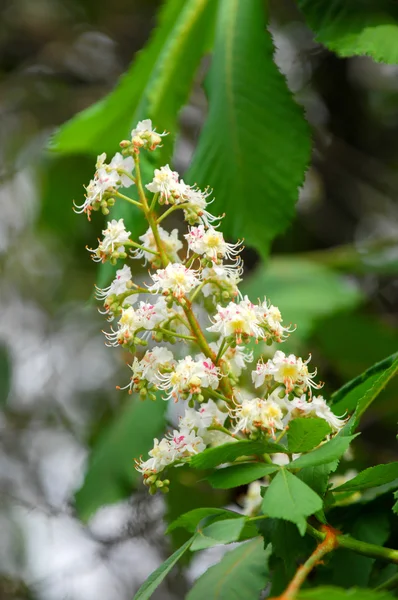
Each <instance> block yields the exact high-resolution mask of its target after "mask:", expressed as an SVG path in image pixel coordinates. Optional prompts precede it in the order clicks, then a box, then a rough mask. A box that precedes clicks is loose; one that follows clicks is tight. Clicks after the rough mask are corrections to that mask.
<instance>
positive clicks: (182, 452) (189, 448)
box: [169, 429, 206, 460]
mask: <svg viewBox="0 0 398 600" xmlns="http://www.w3.org/2000/svg"><path fill="white" fill-rule="evenodd" d="M169 443H170V447H171V452H172V454H173V455H174V460H181V459H184V458H185V459H186V458H190V457H191V456H193V455H195V454H198V453H199V452H202V451H203V450H204V449H205V448H206V445H205V444H204V442H203V440H202V438H201V437H200V436H199V435H196V433H195V432H194V431H188V430H186V429H185V430H180V431H173V433H172V434H171V435H170V436H169Z"/></svg>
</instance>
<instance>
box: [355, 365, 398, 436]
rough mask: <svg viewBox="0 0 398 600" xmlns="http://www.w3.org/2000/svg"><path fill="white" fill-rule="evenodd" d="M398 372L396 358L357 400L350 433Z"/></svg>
mask: <svg viewBox="0 0 398 600" xmlns="http://www.w3.org/2000/svg"><path fill="white" fill-rule="evenodd" d="M397 372H398V356H397V358H396V359H395V360H394V361H393V362H392V363H391V366H390V367H388V369H386V370H385V371H383V372H382V373H381V374H380V375H379V376H378V378H377V379H376V380H375V381H374V382H373V384H372V385H371V386H370V387H369V389H368V390H367V391H366V393H365V394H364V395H363V396H362V397H361V398H360V399H359V401H358V404H357V407H356V410H355V413H354V416H353V425H352V427H351V431H353V430H354V429H355V428H356V427H357V426H358V424H359V421H360V418H361V416H362V415H363V413H364V412H365V411H366V409H367V408H369V406H370V405H371V404H372V402H373V401H374V400H375V399H376V398H377V396H378V395H379V394H380V392H381V391H382V390H383V389H384V388H385V386H386V385H387V383H388V382H389V381H390V379H392V378H393V377H394V376H395V375H396V374H397Z"/></svg>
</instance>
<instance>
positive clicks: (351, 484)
mask: <svg viewBox="0 0 398 600" xmlns="http://www.w3.org/2000/svg"><path fill="white" fill-rule="evenodd" d="M397 477H398V462H393V463H389V464H386V465H377V466H376V467H370V468H369V469H365V470H364V471H362V472H361V473H358V475H357V476H356V477H354V478H353V479H350V481H347V482H346V483H343V484H342V485H340V486H339V487H336V488H334V489H333V492H355V491H357V490H366V489H368V488H372V487H377V486H378V485H384V484H385V483H390V481H394V480H395V479H396V478H397Z"/></svg>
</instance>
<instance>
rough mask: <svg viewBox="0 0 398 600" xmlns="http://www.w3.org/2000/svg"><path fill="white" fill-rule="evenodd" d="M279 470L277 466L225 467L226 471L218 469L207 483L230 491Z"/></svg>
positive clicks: (247, 464) (254, 464)
mask: <svg viewBox="0 0 398 600" xmlns="http://www.w3.org/2000/svg"><path fill="white" fill-rule="evenodd" d="M278 469H279V467H278V466H277V465H267V464H264V463H243V464H241V465H232V466H231V467H225V468H224V469H217V470H216V471H214V473H212V474H211V475H209V477H208V478H207V481H208V482H209V483H210V484H211V485H212V486H213V487H214V488H216V489H221V490H228V489H230V488H234V487H239V486H240V485H246V484H248V483H251V482H252V481H255V480H256V479H261V478H262V477H266V476H267V475H270V473H275V471H277V470H278Z"/></svg>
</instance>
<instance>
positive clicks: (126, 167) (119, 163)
mask: <svg viewBox="0 0 398 600" xmlns="http://www.w3.org/2000/svg"><path fill="white" fill-rule="evenodd" d="M134 167H135V165H134V160H133V158H132V157H131V156H127V158H123V156H122V155H121V154H120V152H116V154H115V156H114V157H113V158H112V160H111V162H110V163H109V165H105V170H106V171H107V172H108V173H116V174H117V175H118V179H119V180H120V185H121V187H124V188H128V187H130V186H131V185H133V184H134V181H133V180H132V179H131V177H128V176H127V175H126V174H125V173H123V171H127V173H130V172H131V171H133V170H134Z"/></svg>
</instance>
